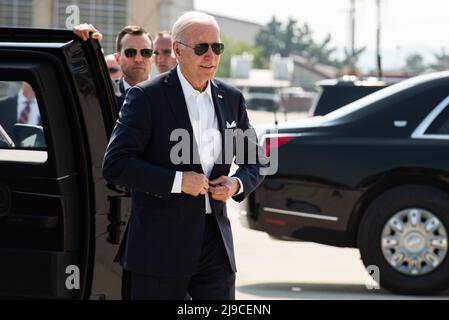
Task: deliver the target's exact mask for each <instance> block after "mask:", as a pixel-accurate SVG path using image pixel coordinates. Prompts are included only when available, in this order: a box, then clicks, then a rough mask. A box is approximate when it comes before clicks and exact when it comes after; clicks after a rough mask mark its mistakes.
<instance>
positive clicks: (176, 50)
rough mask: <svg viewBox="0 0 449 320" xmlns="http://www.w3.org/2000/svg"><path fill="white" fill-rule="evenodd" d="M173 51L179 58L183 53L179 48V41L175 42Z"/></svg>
mask: <svg viewBox="0 0 449 320" xmlns="http://www.w3.org/2000/svg"><path fill="white" fill-rule="evenodd" d="M173 52H174V53H175V58H178V57H179V55H180V54H181V50H180V49H179V44H178V43H177V42H173Z"/></svg>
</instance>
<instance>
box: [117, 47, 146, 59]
mask: <svg viewBox="0 0 449 320" xmlns="http://www.w3.org/2000/svg"><path fill="white" fill-rule="evenodd" d="M123 52H124V53H125V56H126V57H127V58H132V57H134V56H135V55H136V54H137V49H134V48H128V49H125V50H124V51H123ZM140 55H141V56H142V57H144V58H151V56H152V55H153V49H140Z"/></svg>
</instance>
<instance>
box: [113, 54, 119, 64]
mask: <svg viewBox="0 0 449 320" xmlns="http://www.w3.org/2000/svg"><path fill="white" fill-rule="evenodd" d="M114 57H115V61H117V62H119V61H118V59H119V57H120V55H119V53H118V52H115V53H114Z"/></svg>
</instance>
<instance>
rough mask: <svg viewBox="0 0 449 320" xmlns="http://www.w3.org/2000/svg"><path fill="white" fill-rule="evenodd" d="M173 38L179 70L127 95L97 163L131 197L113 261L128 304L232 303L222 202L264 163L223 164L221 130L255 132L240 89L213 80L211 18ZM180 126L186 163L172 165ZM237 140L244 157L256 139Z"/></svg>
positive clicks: (243, 191) (252, 184)
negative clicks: (127, 283)
mask: <svg viewBox="0 0 449 320" xmlns="http://www.w3.org/2000/svg"><path fill="white" fill-rule="evenodd" d="M172 36H173V51H174V53H175V55H176V58H177V61H178V66H177V67H176V68H174V69H172V70H171V71H170V72H168V73H165V74H162V75H160V76H159V77H156V78H154V79H152V80H149V81H145V82H143V83H140V84H138V85H136V86H135V87H133V88H131V89H130V91H129V92H128V95H127V97H126V100H125V102H124V104H123V107H122V110H121V113H122V114H121V117H120V119H119V120H118V121H117V125H116V127H115V128H114V131H113V133H112V137H111V140H110V142H109V145H108V148H107V151H106V154H105V158H104V162H103V175H104V177H105V179H106V180H107V181H109V182H111V183H116V184H120V185H124V186H127V187H129V188H130V189H131V195H132V214H131V217H130V220H129V223H128V227H127V231H126V236H125V237H124V240H123V241H122V244H121V247H120V250H119V254H118V258H119V259H120V261H121V264H122V265H123V267H124V269H126V270H128V271H129V272H131V277H132V280H131V283H132V288H131V294H132V298H133V299H184V298H185V297H186V295H187V294H188V295H190V296H191V297H192V299H234V298H235V272H236V265H235V257H234V248H233V240H232V232H231V225H230V222H229V219H228V217H227V211H226V200H228V199H230V198H231V197H232V198H234V199H235V200H236V201H242V200H243V199H244V198H245V197H247V196H248V194H249V193H251V192H252V191H253V190H254V189H255V188H256V187H257V186H258V185H259V184H260V183H261V182H262V180H263V175H262V174H261V169H262V167H263V166H262V164H261V161H260V160H261V159H260V158H259V157H256V161H254V162H252V161H243V162H242V163H241V164H239V169H238V170H237V172H236V173H235V174H234V175H233V176H231V177H229V176H228V175H229V171H230V166H231V163H230V162H231V161H220V160H223V158H225V157H224V156H223V155H224V154H228V153H229V152H231V153H234V154H235V150H236V149H237V148H235V147H233V146H231V147H230V148H231V149H230V150H229V148H228V147H227V146H228V143H227V141H225V140H226V139H224V138H223V137H225V136H226V134H225V131H226V130H234V131H236V130H240V131H241V132H244V131H248V130H249V131H250V132H251V131H253V130H252V128H251V126H250V124H249V120H248V116H247V113H246V107H245V103H244V99H243V96H242V94H241V92H240V91H238V90H237V89H236V88H234V87H232V86H229V85H227V84H225V83H223V82H221V81H218V80H214V79H213V77H214V75H215V72H216V71H217V68H218V65H219V62H220V54H221V53H222V52H223V50H224V46H223V44H222V43H220V32H219V26H218V24H217V22H216V20H215V19H214V18H213V17H212V16H210V15H207V14H204V13H201V12H188V13H185V14H184V15H182V16H181V17H180V18H179V19H178V20H177V21H176V22H175V24H174V26H173V31H172ZM179 130H181V132H186V133H188V134H187V137H188V138H189V137H190V139H187V144H188V145H189V147H190V148H189V149H190V150H191V152H190V153H189V154H188V156H187V158H188V160H190V161H181V162H180V161H177V160H175V159H174V155H176V154H178V152H172V151H173V149H174V148H176V147H177V146H178V145H179V143H180V141H179V140H176V139H173V133H174V132H179ZM211 130H212V131H213V130H215V131H216V132H219V133H220V134H221V135H220V137H221V138H219V139H211V136H212V135H211V134H210V132H211ZM175 136H176V135H175ZM244 136H245V138H244V141H245V143H244V145H245V146H246V148H245V152H246V154H245V156H244V158H245V159H249V158H250V156H249V151H253V150H256V149H257V143H256V141H255V139H253V138H251V136H252V135H246V134H245V135H244ZM236 140H237V139H236ZM184 142H185V141H184ZM225 146H226V148H225ZM225 149H226V150H225ZM176 150H177V149H176ZM184 151H185V150H184V149H183V150H182V152H184ZM217 151H218V152H217ZM182 152H181V153H182ZM182 157H183V159H185V154H182ZM211 159H213V160H214V161H210V160H211ZM178 160H179V159H178ZM195 160H197V161H195Z"/></svg>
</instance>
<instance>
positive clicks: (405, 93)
mask: <svg viewBox="0 0 449 320" xmlns="http://www.w3.org/2000/svg"><path fill="white" fill-rule="evenodd" d="M448 75H449V73H443V74H437V75H435V74H428V75H423V76H419V77H415V78H411V79H408V80H405V81H401V82H399V83H396V84H394V85H391V86H388V87H386V88H384V89H382V90H379V91H377V92H374V93H373V94H370V95H368V96H366V97H363V98H361V99H359V100H357V101H354V102H353V103H350V104H348V105H346V106H343V107H341V108H340V109H338V110H335V111H333V112H331V113H329V114H327V115H326V116H325V118H326V120H329V121H333V120H337V119H342V118H346V117H348V118H360V117H364V116H368V115H371V114H372V113H374V112H376V111H378V109H379V108H385V107H388V106H389V105H390V104H395V105H398V106H399V107H401V108H402V107H405V106H406V105H407V104H403V103H398V102H400V101H402V102H406V101H409V102H410V104H409V105H413V106H418V107H419V104H418V103H417V101H416V100H415V98H417V97H420V98H423V100H425V101H426V103H425V104H426V105H425V107H432V106H433V107H435V106H436V105H437V103H439V102H440V101H441V100H442V99H443V98H444V94H445V93H449V90H447V83H448V81H449V78H448ZM439 79H441V80H439ZM433 81H438V84H436V83H435V84H434V82H433ZM437 86H438V88H437ZM433 91H437V92H438V97H436V96H434V94H435V92H433ZM423 94H425V96H426V97H427V98H428V99H425V97H424V96H423ZM446 95H447V94H446ZM430 99H432V101H431V103H429V101H430ZM438 99H439V100H438ZM433 100H438V102H434V101H433ZM386 101H387V102H388V104H387V103H385V102H386ZM403 110H406V111H407V110H408V109H403ZM403 113H404V112H403Z"/></svg>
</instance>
